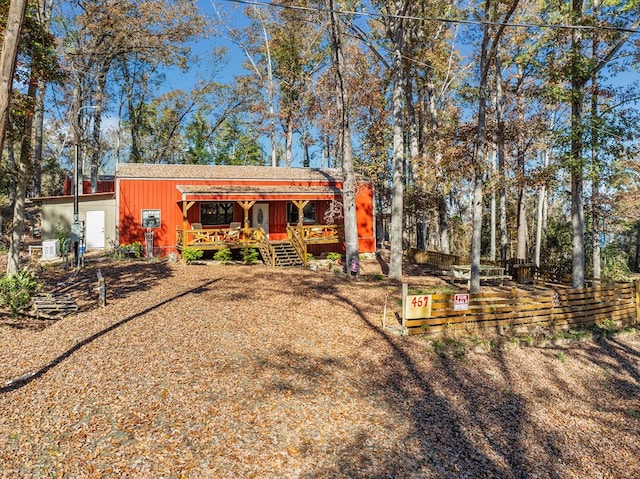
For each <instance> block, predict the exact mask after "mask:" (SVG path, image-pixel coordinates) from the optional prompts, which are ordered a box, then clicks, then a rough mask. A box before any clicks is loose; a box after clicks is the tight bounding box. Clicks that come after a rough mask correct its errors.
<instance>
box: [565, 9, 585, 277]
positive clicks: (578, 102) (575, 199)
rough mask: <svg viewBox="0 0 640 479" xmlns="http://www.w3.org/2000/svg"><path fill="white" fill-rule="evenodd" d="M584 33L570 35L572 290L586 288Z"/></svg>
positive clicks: (575, 16)
mask: <svg viewBox="0 0 640 479" xmlns="http://www.w3.org/2000/svg"><path fill="white" fill-rule="evenodd" d="M580 16H582V0H573V3H572V17H573V18H572V21H573V22H576V23H577V20H578V18H579V17H580ZM581 35H582V33H581V32H579V31H577V30H575V29H574V30H572V31H571V165H570V168H569V171H570V174H571V233H572V247H573V251H572V286H573V287H574V288H583V287H584V276H585V272H584V266H585V254H584V195H583V158H582V152H583V128H582V101H583V97H584V80H583V73H582V72H581V70H582V68H583V67H582V62H581V58H582V39H581Z"/></svg>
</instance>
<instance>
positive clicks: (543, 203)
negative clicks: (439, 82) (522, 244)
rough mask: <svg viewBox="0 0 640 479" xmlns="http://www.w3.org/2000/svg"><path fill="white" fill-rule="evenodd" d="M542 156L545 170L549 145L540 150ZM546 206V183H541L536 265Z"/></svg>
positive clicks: (540, 245) (538, 260) (540, 248)
mask: <svg viewBox="0 0 640 479" xmlns="http://www.w3.org/2000/svg"><path fill="white" fill-rule="evenodd" d="M542 154H543V156H544V168H545V170H546V169H547V167H548V166H549V147H548V146H546V147H545V149H544V151H543V152H542ZM546 208H547V185H546V184H544V183H543V184H542V186H541V187H540V191H539V192H538V221H537V225H536V257H535V262H536V266H538V267H540V256H541V252H542V233H543V232H545V231H546V225H545V217H546V215H545V211H546Z"/></svg>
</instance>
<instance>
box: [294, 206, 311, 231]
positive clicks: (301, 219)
mask: <svg viewBox="0 0 640 479" xmlns="http://www.w3.org/2000/svg"><path fill="white" fill-rule="evenodd" d="M292 203H293V205H294V206H296V207H297V208H298V230H300V235H301V236H302V225H303V223H304V207H305V206H307V205H308V204H309V200H304V201H298V200H293V201H292Z"/></svg>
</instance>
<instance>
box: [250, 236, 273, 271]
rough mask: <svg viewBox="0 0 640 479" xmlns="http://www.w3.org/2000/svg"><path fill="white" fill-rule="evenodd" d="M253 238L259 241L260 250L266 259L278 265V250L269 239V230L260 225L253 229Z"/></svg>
mask: <svg viewBox="0 0 640 479" xmlns="http://www.w3.org/2000/svg"><path fill="white" fill-rule="evenodd" d="M253 239H254V240H256V241H257V242H258V246H259V248H260V252H261V253H262V254H263V256H264V257H265V258H264V259H265V260H266V261H267V262H269V263H270V264H271V266H272V267H274V266H275V265H276V250H275V248H274V247H273V245H272V244H271V241H269V235H267V232H266V231H265V230H264V229H263V228H262V227H258V228H256V229H254V231H253Z"/></svg>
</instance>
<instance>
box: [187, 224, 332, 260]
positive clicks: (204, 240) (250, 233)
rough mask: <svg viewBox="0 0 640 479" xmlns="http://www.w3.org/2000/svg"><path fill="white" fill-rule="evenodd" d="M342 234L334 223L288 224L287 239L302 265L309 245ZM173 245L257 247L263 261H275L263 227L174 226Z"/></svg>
mask: <svg viewBox="0 0 640 479" xmlns="http://www.w3.org/2000/svg"><path fill="white" fill-rule="evenodd" d="M343 236H344V235H343V228H342V227H341V226H337V225H307V226H300V225H298V226H287V242H288V243H290V244H291V245H292V246H293V247H294V248H295V250H296V252H297V254H298V256H299V257H300V260H301V261H302V263H303V264H304V265H305V266H306V265H307V246H308V245H311V244H332V243H340V242H341V241H342V238H343ZM176 247H177V248H178V250H182V249H183V248H195V249H200V250H203V251H211V250H220V249H224V248H229V249H239V248H245V247H249V248H256V249H258V250H260V253H261V254H262V257H263V259H264V260H265V262H267V263H271V264H272V265H275V263H276V251H275V249H274V246H273V244H272V243H271V241H270V240H269V238H268V235H267V234H266V233H265V231H264V230H263V229H262V228H199V229H190V230H182V229H176Z"/></svg>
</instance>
